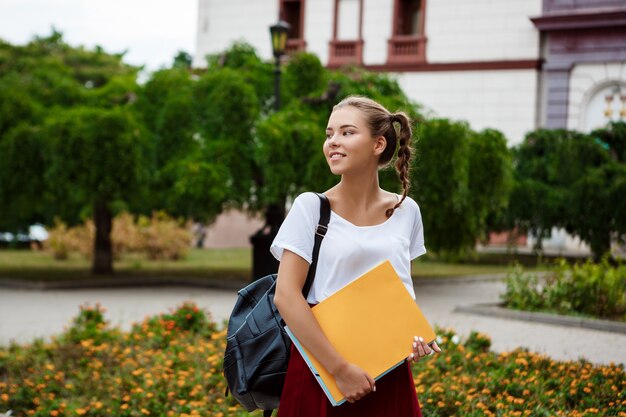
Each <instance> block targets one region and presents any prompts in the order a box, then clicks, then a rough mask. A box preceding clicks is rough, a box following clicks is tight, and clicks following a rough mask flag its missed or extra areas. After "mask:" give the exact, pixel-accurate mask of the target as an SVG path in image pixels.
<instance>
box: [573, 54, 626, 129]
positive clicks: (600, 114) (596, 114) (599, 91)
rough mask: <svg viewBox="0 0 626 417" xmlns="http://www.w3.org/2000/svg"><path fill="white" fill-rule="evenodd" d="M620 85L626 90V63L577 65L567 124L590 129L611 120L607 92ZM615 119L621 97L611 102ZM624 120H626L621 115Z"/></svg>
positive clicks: (574, 72) (624, 91) (616, 118)
mask: <svg viewBox="0 0 626 417" xmlns="http://www.w3.org/2000/svg"><path fill="white" fill-rule="evenodd" d="M616 85H619V86H620V87H621V91H622V94H626V63H625V62H607V63H602V64H579V65H576V66H574V69H573V70H572V72H571V73H570V79H569V97H568V109H567V128H568V129H572V130H579V131H582V132H588V131H590V130H593V129H595V128H599V127H602V126H603V125H604V124H606V123H607V122H608V119H607V118H606V117H605V116H604V110H605V109H606V108H607V105H606V102H605V101H604V96H605V94H607V93H610V92H611V91H612V90H613V88H614V87H615V86H616ZM611 104H612V106H611V108H612V110H613V118H612V120H618V119H619V118H620V117H619V111H620V109H621V106H622V103H621V101H620V100H619V98H618V97H614V98H613V102H612V103H611ZM622 120H624V119H623V118H622Z"/></svg>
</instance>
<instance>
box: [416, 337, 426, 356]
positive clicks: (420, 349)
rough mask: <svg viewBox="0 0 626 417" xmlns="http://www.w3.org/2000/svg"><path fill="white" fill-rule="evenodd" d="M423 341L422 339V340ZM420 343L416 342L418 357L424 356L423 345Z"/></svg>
mask: <svg viewBox="0 0 626 417" xmlns="http://www.w3.org/2000/svg"><path fill="white" fill-rule="evenodd" d="M422 341H423V339H422ZM422 341H418V342H417V355H418V356H420V357H421V356H426V353H425V352H424V344H423V343H421V342H422Z"/></svg>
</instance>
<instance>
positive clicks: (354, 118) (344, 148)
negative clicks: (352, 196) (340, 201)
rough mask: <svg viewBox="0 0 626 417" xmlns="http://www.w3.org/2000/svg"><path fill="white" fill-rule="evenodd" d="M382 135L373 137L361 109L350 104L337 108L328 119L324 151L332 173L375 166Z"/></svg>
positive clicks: (379, 152)
mask: <svg viewBox="0 0 626 417" xmlns="http://www.w3.org/2000/svg"><path fill="white" fill-rule="evenodd" d="M385 144H386V141H385V138H384V137H382V136H381V137H379V138H373V137H372V135H371V132H370V128H369V126H368V124H367V121H366V120H365V118H364V117H363V113H362V112H361V110H359V109H357V108H356V107H353V106H344V107H340V108H338V109H336V110H335V111H333V113H332V114H331V115H330V118H329V119H328V127H327V128H326V140H325V141H324V147H323V149H324V155H325V156H326V161H327V162H328V165H329V166H330V170H331V172H332V173H333V174H335V175H342V174H345V173H348V172H353V171H360V170H363V169H366V168H368V167H369V168H372V169H374V170H376V169H377V167H378V158H379V155H380V154H381V153H382V151H383V150H384V149H385Z"/></svg>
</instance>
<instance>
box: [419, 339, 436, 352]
mask: <svg viewBox="0 0 626 417" xmlns="http://www.w3.org/2000/svg"><path fill="white" fill-rule="evenodd" d="M421 342H422V348H423V349H424V353H425V354H426V355H430V354H431V353H432V352H433V350H432V349H431V348H430V346H428V343H426V342H424V341H423V340H422V341H421Z"/></svg>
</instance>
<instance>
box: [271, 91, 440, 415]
mask: <svg viewBox="0 0 626 417" xmlns="http://www.w3.org/2000/svg"><path fill="white" fill-rule="evenodd" d="M411 135H412V133H411V126H410V120H409V118H408V117H407V115H406V114H405V113H403V112H397V113H391V112H389V111H388V110H387V109H386V108H384V107H383V106H382V105H380V104H379V103H377V102H375V101H373V100H371V99H369V98H365V97H357V96H351V97H348V98H346V99H344V100H343V101H341V102H340V103H339V104H337V105H336V106H335V107H334V108H333V111H332V113H331V115H330V118H329V120H328V125H327V128H326V139H325V141H324V145H323V152H324V155H325V157H326V161H327V162H328V165H329V167H330V170H331V172H332V173H333V174H335V175H339V176H341V180H340V181H339V183H338V184H337V185H335V186H334V187H332V188H331V189H329V190H327V191H326V192H325V193H324V194H325V195H326V197H327V198H328V200H329V202H330V206H331V217H330V222H329V224H328V231H327V232H326V235H325V237H324V240H323V242H322V245H321V249H320V252H319V258H318V264H317V272H316V275H315V280H314V281H313V285H312V286H311V290H310V292H309V294H308V297H307V298H306V299H305V298H304V296H303V295H302V288H303V286H304V283H305V280H306V276H307V272H308V268H309V265H310V263H311V261H312V259H311V257H312V250H313V243H314V234H313V231H314V230H315V227H316V225H317V222H318V217H319V208H320V201H319V198H318V197H317V196H316V195H315V194H314V193H303V194H300V195H299V196H298V197H297V198H296V199H295V200H294V203H293V205H292V208H291V210H290V211H289V214H288V215H287V217H286V219H285V221H284V222H283V224H282V226H281V228H280V230H279V232H278V234H277V236H276V238H275V239H274V241H273V243H272V245H271V248H270V251H271V252H272V254H273V255H274V256H275V257H276V258H277V259H278V260H279V261H280V266H279V269H278V279H277V284H276V295H275V298H274V302H275V304H276V307H277V308H278V310H279V312H280V314H281V316H282V318H283V319H284V321H285V323H286V324H287V325H288V326H289V328H290V329H291V331H292V332H293V333H294V334H295V336H296V337H297V338H298V339H299V340H300V342H301V343H302V344H303V345H304V346H305V347H306V348H307V349H308V350H309V351H310V352H311V353H312V354H313V355H314V356H315V357H316V358H317V359H318V360H319V361H320V362H321V363H322V365H323V366H324V367H325V368H326V369H327V370H328V371H329V372H330V373H331V374H332V375H333V376H334V377H335V380H336V382H337V385H338V387H339V389H340V390H341V391H342V393H343V394H344V395H345V396H346V398H347V402H346V403H344V404H342V405H340V406H337V407H333V406H332V405H331V404H330V402H329V401H328V400H327V398H326V396H325V394H324V392H323V391H322V389H321V387H320V386H319V384H318V383H317V381H316V380H315V378H314V376H313V375H312V373H311V371H310V370H309V368H308V367H307V365H306V362H304V360H303V359H302V357H301V355H300V354H299V352H298V350H297V349H295V348H294V347H292V350H291V357H290V361H289V367H288V370H287V376H286V378H285V384H284V388H283V393H282V396H281V400H280V406H279V409H278V416H279V417H296V416H297V417H308V416H311V417H313V416H315V417H320V416H359V417H366V416H376V417H411V416H421V411H420V406H419V402H418V399H417V395H416V392H415V386H414V384H413V376H412V373H411V368H410V361H417V360H420V359H421V358H422V357H424V356H426V355H429V354H431V353H433V351H434V352H441V349H440V348H439V346H437V344H436V343H434V344H433V346H432V349H431V348H430V347H429V346H428V345H427V344H426V343H425V341H424V340H423V339H422V338H421V337H420V335H416V337H415V339H414V340H407V352H409V351H411V353H410V356H409V360H407V361H405V362H404V364H402V365H400V366H398V367H397V368H395V369H394V370H393V371H391V372H389V373H388V374H386V375H385V376H383V377H382V378H380V379H379V380H378V381H374V379H373V378H372V376H371V375H368V374H367V373H366V372H365V371H364V370H363V369H361V368H359V367H358V366H357V365H355V364H353V363H349V362H348V361H346V359H345V358H343V357H342V356H341V355H340V354H339V353H338V352H337V351H336V350H335V349H334V348H333V346H332V345H331V343H330V342H329V341H328V339H327V338H326V337H325V336H324V334H323V332H322V330H321V328H320V327H319V325H318V323H317V321H316V320H315V317H314V316H313V314H312V313H311V310H310V307H311V306H312V305H315V304H317V303H319V302H321V301H322V300H324V299H325V298H326V297H328V296H330V295H331V294H333V293H334V292H335V291H337V290H338V289H340V288H341V287H343V286H344V285H346V284H347V283H349V282H350V281H352V280H353V279H354V278H356V277H358V276H360V275H361V274H363V273H364V272H366V271H367V270H369V269H370V268H372V267H373V266H375V265H376V264H378V263H379V262H381V261H383V260H385V259H389V260H390V261H391V263H392V265H393V266H394V268H395V270H396V271H397V272H398V275H399V276H400V278H401V279H402V281H403V283H404V285H405V286H406V289H407V291H408V292H409V293H410V294H411V296H413V298H415V293H414V289H413V282H412V280H411V260H412V259H415V258H417V257H418V256H420V255H423V254H424V253H426V247H425V246H424V234H423V229H422V218H421V213H420V209H419V207H418V205H417V203H416V202H415V201H414V200H413V199H412V198H411V197H409V196H408V195H407V193H408V190H409V166H410V165H409V164H410V158H411V146H410V140H411ZM394 155H397V159H396V163H395V167H396V171H397V173H398V177H399V179H400V181H401V183H402V187H403V193H402V195H399V194H396V193H392V192H388V191H385V190H383V189H381V188H380V185H379V180H378V170H379V169H380V168H382V167H385V166H386V165H388V164H389V163H390V161H391V160H392V158H393V156H394ZM411 348H412V350H411Z"/></svg>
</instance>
